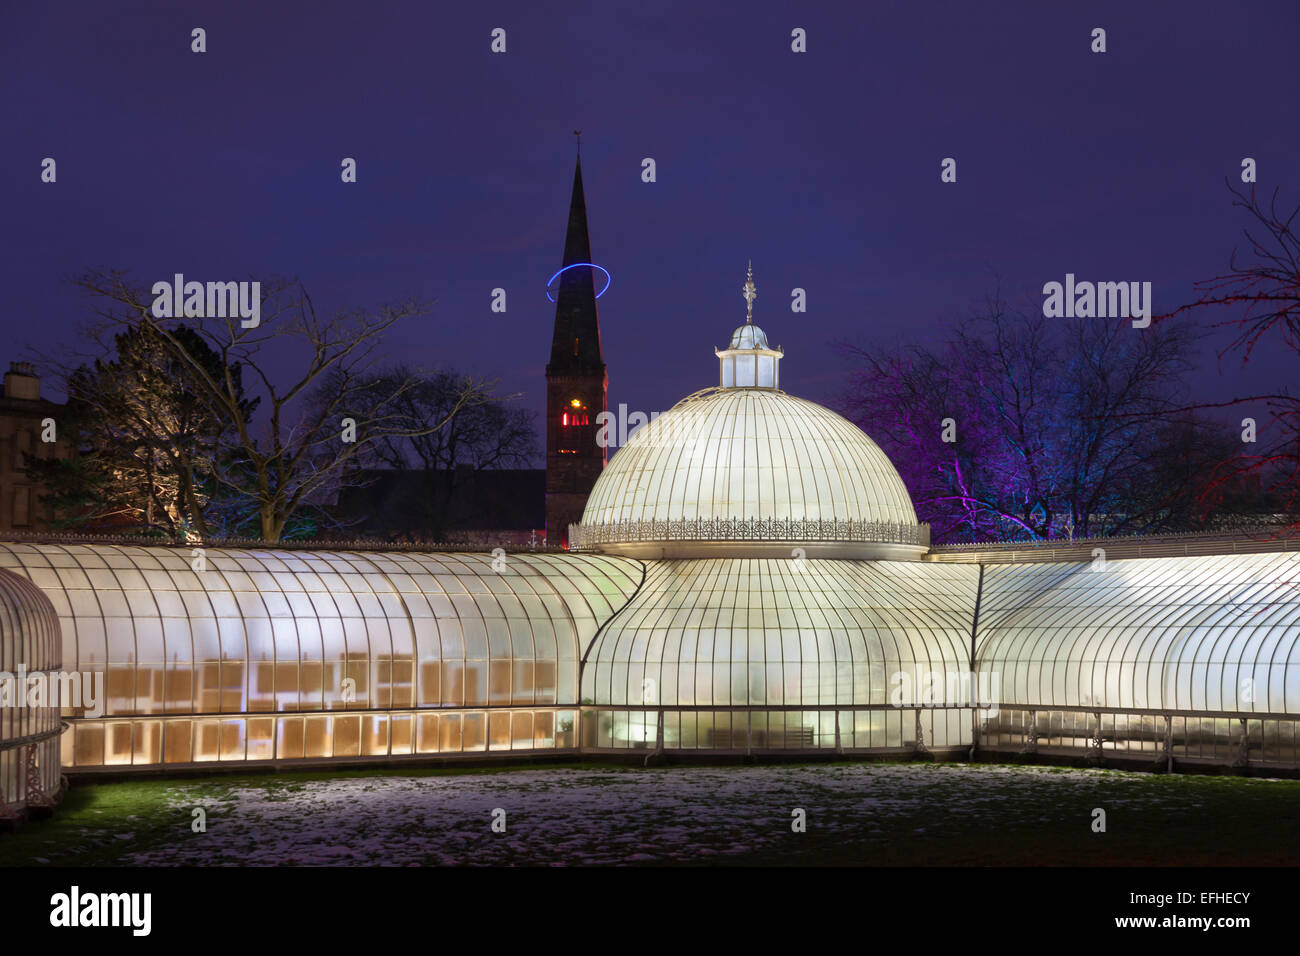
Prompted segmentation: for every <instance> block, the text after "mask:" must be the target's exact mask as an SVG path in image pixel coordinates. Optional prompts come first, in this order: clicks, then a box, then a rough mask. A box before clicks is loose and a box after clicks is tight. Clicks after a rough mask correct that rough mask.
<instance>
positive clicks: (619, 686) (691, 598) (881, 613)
mask: <svg viewBox="0 0 1300 956" xmlns="http://www.w3.org/2000/svg"><path fill="white" fill-rule="evenodd" d="M977 579H978V571H977V569H976V568H975V567H974V566H971V565H957V564H943V565H938V564H925V565H922V564H918V563H913V562H896V561H837V560H812V559H809V560H793V559H787V558H780V559H766V558H712V559H699V560H690V561H654V562H650V563H649V565H648V567H647V571H646V581H645V584H644V585H643V586H642V588H641V590H640V591H639V592H638V593H637V595H636V596H635V597H634V598H633V599H632V600H631V601H630V602H628V605H627V607H626V608H624V609H623V610H622V611H620V612H619V613H618V614H617V615H616V616H615V617H614V619H613V620H612V621H610V622H609V623H608V624H607V625H606V626H605V627H604V628H603V629H602V630H601V632H600V635H599V636H598V637H597V638H596V641H595V643H594V644H593V645H592V647H591V650H590V651H589V652H588V654H587V658H586V661H585V664H584V667H583V676H582V702H583V703H594V704H596V705H606V704H608V705H618V704H634V705H639V704H642V703H659V704H665V705H691V704H697V705H733V706H734V705H755V706H771V705H805V706H809V705H832V706H833V705H845V706H848V705H870V704H878V705H887V704H889V703H890V702H891V701H890V694H891V691H892V689H893V687H892V684H891V681H892V679H893V675H895V674H897V673H906V674H909V675H915V674H916V673H917V672H919V671H930V672H937V673H939V674H941V675H942V674H946V673H947V672H949V671H963V672H965V671H968V670H969V654H970V631H971V618H972V614H973V612H974V608H975V587H976V582H977ZM646 682H649V683H646ZM647 693H651V694H653V699H652V700H646V699H645V698H646V694H647Z"/></svg>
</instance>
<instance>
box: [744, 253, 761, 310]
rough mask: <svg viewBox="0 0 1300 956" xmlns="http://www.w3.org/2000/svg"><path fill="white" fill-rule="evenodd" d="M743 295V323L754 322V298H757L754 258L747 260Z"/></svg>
mask: <svg viewBox="0 0 1300 956" xmlns="http://www.w3.org/2000/svg"><path fill="white" fill-rule="evenodd" d="M742 295H744V297H745V324H746V325H753V324H754V300H755V299H757V298H758V293H757V292H755V291H754V260H753V259H750V260H749V272H748V273H747V274H746V276H745V291H744V292H743V293H742Z"/></svg>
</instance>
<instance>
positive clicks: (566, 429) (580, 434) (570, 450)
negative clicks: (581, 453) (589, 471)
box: [559, 398, 591, 455]
mask: <svg viewBox="0 0 1300 956" xmlns="http://www.w3.org/2000/svg"><path fill="white" fill-rule="evenodd" d="M590 426H591V412H590V410H589V409H588V408H587V405H586V403H585V402H583V401H582V399H580V398H572V399H570V400H569V402H568V404H567V405H565V406H564V408H562V409H561V410H560V443H559V452H560V454H562V455H571V454H576V453H577V451H578V450H579V449H581V448H585V447H587V446H588V445H589V444H590V442H589V441H588V440H587V432H588V431H589V430H590Z"/></svg>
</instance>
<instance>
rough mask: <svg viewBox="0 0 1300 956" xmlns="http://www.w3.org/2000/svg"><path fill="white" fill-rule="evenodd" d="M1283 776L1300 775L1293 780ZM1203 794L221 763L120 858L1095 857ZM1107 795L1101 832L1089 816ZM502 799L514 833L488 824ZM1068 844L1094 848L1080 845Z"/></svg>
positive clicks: (689, 772)
mask: <svg viewBox="0 0 1300 956" xmlns="http://www.w3.org/2000/svg"><path fill="white" fill-rule="evenodd" d="M1201 782H1202V783H1204V780H1202V781H1201ZM1269 783H1270V781H1258V780H1254V781H1234V782H1233V784H1234V785H1235V786H1236V787H1238V788H1240V787H1243V786H1245V787H1251V786H1253V787H1260V786H1268V785H1269ZM1273 783H1275V785H1276V786H1280V787H1283V788H1290V790H1291V793H1292V795H1294V794H1295V793H1296V792H1297V791H1296V789H1295V788H1296V785H1295V784H1294V783H1293V782H1289V781H1280V782H1273ZM1203 796H1204V792H1203V789H1202V788H1201V787H1198V786H1197V785H1196V781H1195V779H1194V778H1174V777H1159V776H1152V775H1145V774H1130V773H1117V772H1109V771H1095V770H1065V769H1060V768H1044V767H1007V766H969V765H962V764H946V765H929V764H912V765H898V764H847V765H845V764H839V765H836V764H830V765H812V766H761V767H671V768H665V769H649V770H640V769H637V770H628V769H623V768H614V767H611V768H588V767H581V768H579V767H555V768H550V769H541V770H533V769H529V770H501V771H495V772H489V773H472V774H447V775H431V776H401V775H393V776H364V777H351V778H342V779H332V780H305V781H301V782H295V781H294V778H293V777H292V776H285V777H277V778H273V779H272V780H270V781H268V782H267V783H265V784H261V783H253V784H250V785H241V786H238V787H230V786H223V785H222V782H221V781H220V780H214V781H211V782H209V781H204V782H199V783H184V782H182V783H174V784H172V785H171V786H170V787H169V788H168V790H167V792H166V807H165V808H159V812H160V814H161V815H162V816H163V817H167V816H172V818H173V819H174V820H175V821H176V827H177V834H176V838H175V839H174V840H169V841H167V842H165V843H162V844H155V845H153V847H152V848H150V849H148V850H142V851H140V852H127V853H126V854H125V855H124V856H123V857H121V859H120V861H119V862H121V863H125V864H134V865H144V866H155V865H174V864H180V865H192V864H204V865H214V864H215V865H220V864H244V865H248V864H252V865H267V864H306V865H314V864H331V865H337V864H372V865H373V864H387V865H395V866H409V865H437V864H458V865H502V864H507V865H509V864H524V865H563V864H653V863H725V862H731V863H751V862H752V863H778V864H779V863H816V862H836V863H850V864H851V863H862V864H871V863H875V862H890V863H898V862H915V863H925V862H927V861H933V862H969V863H979V862H998V861H999V860H997V859H996V858H995V856H996V854H997V850H998V847H1000V846H1001V847H1007V848H1013V847H1014V848H1015V852H1014V853H1013V859H1012V860H1011V861H1012V862H1024V863H1033V862H1039V861H1041V862H1049V863H1069V862H1089V858H1091V857H1093V856H1095V853H1094V852H1093V851H1094V849H1095V850H1098V851H1101V852H1102V854H1103V856H1110V855H1111V853H1112V852H1113V851H1115V850H1118V849H1119V848H1120V846H1122V845H1127V844H1128V843H1129V842H1130V841H1131V836H1132V834H1133V833H1134V832H1135V830H1137V829H1139V828H1147V829H1150V828H1151V827H1153V826H1155V825H1156V824H1157V823H1158V822H1160V821H1168V820H1170V819H1184V820H1186V819H1188V818H1189V815H1190V816H1191V817H1192V818H1195V817H1196V816H1198V815H1200V813H1203V810H1202V802H1201V801H1202V798H1203ZM195 807H202V808H204V810H205V812H206V815H207V830H206V832H203V833H194V832H191V828H190V820H191V819H192V811H193V808H195ZM1096 808H1101V809H1103V810H1104V811H1105V813H1106V823H1107V832H1106V833H1097V832H1094V830H1093V828H1092V824H1093V820H1094V810H1095V809H1096ZM498 809H500V810H503V811H504V812H505V816H504V822H505V832H494V830H493V826H492V824H493V820H494V811H496V810H498ZM796 809H802V810H804V811H806V818H807V832H805V833H797V832H794V831H793V829H792V822H793V821H794V819H795V817H794V815H793V811H795V810H796ZM498 816H499V815H498ZM1212 822H1213V821H1209V820H1207V823H1206V825H1207V826H1210V825H1212ZM1125 834H1127V835H1129V840H1126V839H1125V836H1124V835H1125ZM128 839H129V837H128ZM1039 843H1042V844H1043V846H1042V848H1041V850H1039V849H1035V847H1036V845H1037V844H1039ZM1107 844H1109V847H1108V848H1107ZM1071 846H1077V847H1078V850H1079V852H1081V853H1084V854H1085V857H1084V858H1080V859H1077V860H1075V859H1073V858H1072V857H1071V855H1070V854H1071V851H1070V849H1069V848H1070V847H1071ZM1166 846H1168V844H1166ZM1237 846H1238V848H1239V849H1240V844H1239V843H1238V844H1237ZM1169 849H1171V850H1173V849H1175V848H1174V847H1170V848H1169ZM1063 854H1064V857H1063V858H1062V855H1063ZM1044 855H1045V857H1044V858H1042V859H1041V860H1040V856H1044ZM1134 862H1155V861H1154V860H1150V859H1147V860H1135V861H1134ZM1224 862H1231V860H1225V861H1224Z"/></svg>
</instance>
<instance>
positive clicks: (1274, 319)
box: [1157, 180, 1300, 524]
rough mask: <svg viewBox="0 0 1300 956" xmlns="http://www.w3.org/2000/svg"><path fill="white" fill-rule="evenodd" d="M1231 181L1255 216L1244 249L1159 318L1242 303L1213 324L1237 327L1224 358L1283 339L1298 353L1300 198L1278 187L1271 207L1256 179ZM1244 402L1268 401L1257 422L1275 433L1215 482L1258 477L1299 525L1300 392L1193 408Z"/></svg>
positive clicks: (1238, 199) (1264, 431)
mask: <svg viewBox="0 0 1300 956" xmlns="http://www.w3.org/2000/svg"><path fill="white" fill-rule="evenodd" d="M1227 183H1228V191H1229V192H1230V193H1231V194H1232V196H1233V203H1232V204H1233V206H1236V207H1238V208H1240V209H1244V210H1245V211H1246V213H1247V215H1248V216H1249V219H1250V222H1249V223H1248V224H1247V226H1246V227H1245V228H1244V229H1243V230H1242V232H1243V234H1244V236H1245V238H1246V243H1247V251H1246V254H1245V256H1242V255H1241V254H1240V250H1239V249H1233V251H1232V254H1231V256H1230V257H1229V259H1228V271H1227V272H1225V273H1223V274H1220V275H1217V276H1214V277H1212V278H1209V279H1205V280H1202V281H1200V282H1198V283H1196V288H1197V290H1198V293H1199V294H1198V295H1197V297H1196V299H1195V300H1193V301H1192V302H1189V303H1187V304H1185V305H1182V306H1179V307H1178V308H1177V309H1175V310H1173V311H1172V312H1169V313H1167V314H1165V315H1162V316H1158V317H1157V319H1158V320H1159V321H1167V320H1168V319H1171V318H1173V317H1175V316H1178V315H1181V314H1183V313H1186V312H1192V311H1200V310H1204V309H1210V308H1216V307H1217V308H1228V309H1231V310H1237V309H1239V310H1240V314H1239V315H1237V316H1235V317H1233V318H1229V319H1224V320H1222V321H1220V322H1217V323H1215V324H1216V326H1218V327H1228V328H1231V329H1233V330H1234V331H1235V333H1236V334H1235V335H1234V337H1233V339H1232V341H1231V342H1230V343H1229V344H1228V345H1227V346H1226V347H1225V348H1224V349H1223V350H1222V352H1221V353H1220V359H1222V358H1223V357H1224V356H1226V355H1227V354H1229V353H1231V352H1239V353H1240V355H1241V360H1242V364H1243V365H1245V364H1247V363H1249V361H1250V359H1251V357H1252V356H1253V355H1254V352H1255V349H1256V347H1257V346H1260V345H1262V344H1265V343H1269V342H1274V341H1276V340H1278V339H1280V340H1281V343H1282V344H1283V345H1284V346H1285V347H1286V348H1287V349H1288V350H1290V351H1291V352H1293V353H1297V352H1300V235H1297V234H1296V230H1295V223H1296V220H1297V217H1298V216H1300V205H1298V206H1296V207H1295V208H1294V209H1292V210H1290V212H1287V211H1285V209H1281V210H1280V209H1279V205H1278V200H1279V196H1280V190H1279V189H1274V190H1273V195H1272V196H1271V198H1270V199H1269V202H1268V206H1267V208H1266V207H1265V206H1264V205H1263V203H1261V202H1260V200H1259V198H1258V197H1257V196H1256V193H1255V187H1254V186H1253V185H1252V186H1251V187H1250V190H1249V191H1246V190H1245V189H1243V188H1240V187H1236V186H1234V185H1233V184H1232V182H1231V181H1230V180H1228V181H1227ZM1247 402H1263V403H1265V405H1266V407H1267V408H1268V409H1269V413H1270V415H1271V418H1272V421H1271V422H1270V423H1269V425H1270V427H1268V428H1264V427H1261V428H1259V429H1258V434H1260V435H1267V436H1270V437H1268V438H1267V439H1266V440H1265V441H1263V442H1261V443H1260V448H1259V449H1258V450H1256V451H1254V452H1253V453H1252V454H1249V455H1241V456H1239V458H1238V460H1237V462H1236V463H1235V465H1234V466H1233V467H1232V468H1230V469H1226V470H1224V471H1223V472H1222V473H1220V474H1219V475H1218V476H1217V479H1216V481H1217V482H1218V484H1220V485H1228V484H1230V483H1232V482H1239V481H1240V480H1242V479H1243V478H1254V479H1257V480H1259V481H1260V482H1261V484H1262V486H1263V487H1264V488H1266V489H1267V490H1268V491H1270V492H1271V493H1272V494H1273V496H1274V498H1275V501H1276V506H1277V507H1278V508H1279V509H1280V510H1281V511H1282V512H1283V513H1285V514H1287V515H1289V516H1291V521H1292V524H1300V396H1296V395H1294V394H1292V393H1291V391H1290V390H1289V389H1287V388H1283V389H1282V390H1281V391H1276V392H1262V393H1259V394H1255V395H1246V396H1243V397H1240V398H1234V399H1232V400H1230V401H1227V402H1219V403H1217V404H1214V405H1208V404H1207V405H1200V406H1196V407H1198V408H1227V407H1233V406H1238V405H1242V404H1244V403H1247Z"/></svg>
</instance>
